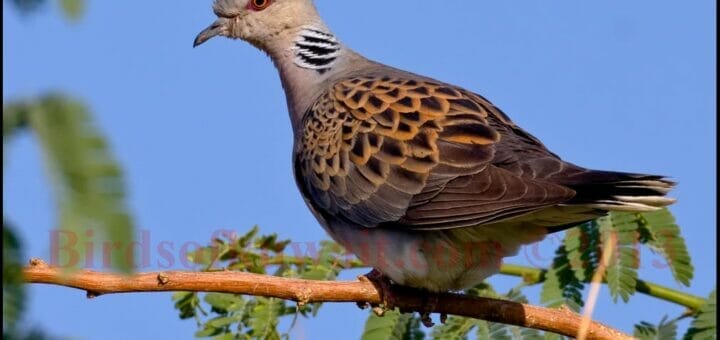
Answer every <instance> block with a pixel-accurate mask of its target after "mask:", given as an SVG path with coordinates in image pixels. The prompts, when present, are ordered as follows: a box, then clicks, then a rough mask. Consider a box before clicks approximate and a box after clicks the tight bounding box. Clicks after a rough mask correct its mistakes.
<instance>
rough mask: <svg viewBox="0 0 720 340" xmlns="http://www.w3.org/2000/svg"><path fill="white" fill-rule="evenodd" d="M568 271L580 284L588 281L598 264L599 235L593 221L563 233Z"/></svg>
mask: <svg viewBox="0 0 720 340" xmlns="http://www.w3.org/2000/svg"><path fill="white" fill-rule="evenodd" d="M563 244H564V245H565V249H566V250H567V258H568V263H569V266H570V269H572V271H573V274H574V275H575V277H576V278H577V279H578V281H580V282H586V281H589V280H590V279H591V278H592V275H593V273H594V272H595V270H596V269H597V267H598V263H599V262H600V255H599V249H600V248H599V244H600V233H599V231H598V228H597V223H596V222H595V221H591V222H587V223H583V224H581V225H579V226H577V227H575V228H571V229H568V231H566V232H565V238H564V240H563Z"/></svg>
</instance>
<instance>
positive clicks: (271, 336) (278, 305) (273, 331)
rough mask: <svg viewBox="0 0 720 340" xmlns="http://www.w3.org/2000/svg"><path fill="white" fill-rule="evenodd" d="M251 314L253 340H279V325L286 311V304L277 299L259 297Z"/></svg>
mask: <svg viewBox="0 0 720 340" xmlns="http://www.w3.org/2000/svg"><path fill="white" fill-rule="evenodd" d="M256 300H257V304H256V305H255V306H254V307H253V309H252V312H251V313H250V315H251V318H250V328H251V331H250V336H252V338H253V339H264V340H276V339H277V340H279V339H280V333H278V331H277V325H278V323H279V322H280V321H279V319H278V318H279V316H280V315H281V313H282V311H283V309H284V302H283V301H282V300H280V299H276V298H264V297H258V298H257V299H256Z"/></svg>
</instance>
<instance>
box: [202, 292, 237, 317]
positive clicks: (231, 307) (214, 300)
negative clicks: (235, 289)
mask: <svg viewBox="0 0 720 340" xmlns="http://www.w3.org/2000/svg"><path fill="white" fill-rule="evenodd" d="M203 300H205V302H207V303H208V304H209V305H210V306H211V307H212V308H213V311H214V312H216V313H227V312H229V311H235V310H238V309H241V308H242V307H244V306H245V304H246V302H245V300H243V299H242V296H240V295H235V294H227V293H207V294H205V296H204V297H203Z"/></svg>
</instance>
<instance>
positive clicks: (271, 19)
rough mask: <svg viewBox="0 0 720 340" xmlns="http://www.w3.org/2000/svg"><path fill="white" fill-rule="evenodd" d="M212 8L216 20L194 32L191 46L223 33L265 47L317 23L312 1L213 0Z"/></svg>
mask: <svg viewBox="0 0 720 340" xmlns="http://www.w3.org/2000/svg"><path fill="white" fill-rule="evenodd" d="M213 11H214V12H215V15H217V17H218V19H217V20H216V21H215V22H213V23H212V24H211V25H210V26H208V27H207V28H206V29H204V30H203V31H202V32H200V34H198V35H197V37H196V38H195V42H194V44H193V46H198V45H200V44H202V43H204V42H206V41H208V40H210V39H211V38H213V37H215V36H225V37H228V38H233V39H242V40H245V41H247V42H249V43H251V44H252V45H254V46H256V47H258V48H261V49H264V50H267V49H268V46H267V45H268V44H271V43H272V42H273V40H277V39H278V38H280V37H282V36H283V35H285V32H291V31H293V30H296V29H297V28H299V27H301V26H303V25H308V24H316V23H321V21H320V17H319V16H318V13H317V10H316V9H315V5H314V4H313V2H312V0H215V3H214V4H213Z"/></svg>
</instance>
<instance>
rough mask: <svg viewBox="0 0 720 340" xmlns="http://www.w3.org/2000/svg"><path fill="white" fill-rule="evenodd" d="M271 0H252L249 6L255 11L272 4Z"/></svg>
mask: <svg viewBox="0 0 720 340" xmlns="http://www.w3.org/2000/svg"><path fill="white" fill-rule="evenodd" d="M270 1H271V0H250V3H249V4H248V5H249V7H250V8H251V9H252V10H254V11H262V10H264V9H266V8H267V7H268V6H270Z"/></svg>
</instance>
